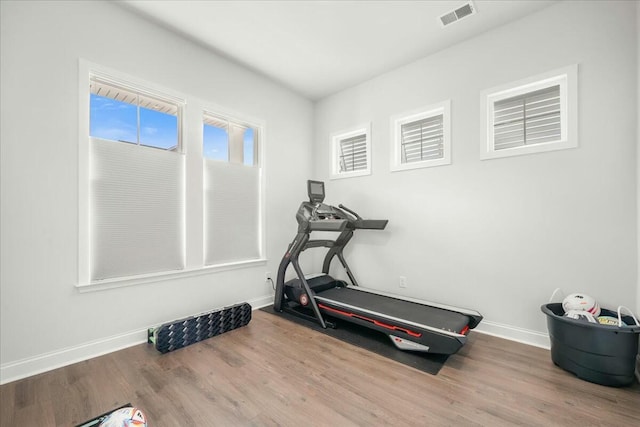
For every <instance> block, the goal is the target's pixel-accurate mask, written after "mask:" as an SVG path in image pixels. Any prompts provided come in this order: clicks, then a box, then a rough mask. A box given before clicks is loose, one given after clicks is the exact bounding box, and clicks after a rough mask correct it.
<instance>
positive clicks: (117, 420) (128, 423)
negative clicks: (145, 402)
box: [100, 407, 147, 427]
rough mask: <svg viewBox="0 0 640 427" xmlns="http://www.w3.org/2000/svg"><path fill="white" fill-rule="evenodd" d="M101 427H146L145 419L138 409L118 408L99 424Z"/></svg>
mask: <svg viewBox="0 0 640 427" xmlns="http://www.w3.org/2000/svg"><path fill="white" fill-rule="evenodd" d="M100 426H101V427H147V419H146V418H145V416H144V414H143V413H142V411H141V410H140V409H138V408H131V407H127V408H120V409H117V410H115V411H113V412H112V413H110V414H109V415H108V416H107V418H106V419H105V420H104V421H102V423H100Z"/></svg>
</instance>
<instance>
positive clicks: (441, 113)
mask: <svg viewBox="0 0 640 427" xmlns="http://www.w3.org/2000/svg"><path fill="white" fill-rule="evenodd" d="M450 110H451V107H450V102H449V101H445V102H441V103H439V104H436V105H432V106H429V107H425V108H422V109H420V110H417V111H414V112H410V113H404V114H399V115H396V116H394V117H392V118H391V128H392V132H393V134H392V141H393V143H392V153H391V170H392V171H399V170H407V169H416V168H424V167H431V166H439V165H446V164H450V163H451V138H450V119H449V115H450Z"/></svg>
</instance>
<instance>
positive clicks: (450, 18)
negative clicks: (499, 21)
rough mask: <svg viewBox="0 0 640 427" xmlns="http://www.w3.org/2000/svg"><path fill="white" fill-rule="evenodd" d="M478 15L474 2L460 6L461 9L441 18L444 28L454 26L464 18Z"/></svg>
mask: <svg viewBox="0 0 640 427" xmlns="http://www.w3.org/2000/svg"><path fill="white" fill-rule="evenodd" d="M475 13H476V8H475V7H474V5H473V3H472V2H467V3H465V4H463V5H462V6H460V7H459V8H457V9H455V10H452V11H451V12H449V13H445V14H444V15H442V16H441V17H440V23H441V24H442V26H443V27H446V26H447V25H449V24H453V23H454V22H457V21H459V20H461V19H462V18H466V17H467V16H470V15H473V14H475Z"/></svg>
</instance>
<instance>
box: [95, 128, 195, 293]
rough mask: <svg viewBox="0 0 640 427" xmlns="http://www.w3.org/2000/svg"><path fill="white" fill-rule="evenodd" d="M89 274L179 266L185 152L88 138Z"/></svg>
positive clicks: (181, 261) (98, 276) (116, 274)
mask: <svg viewBox="0 0 640 427" xmlns="http://www.w3.org/2000/svg"><path fill="white" fill-rule="evenodd" d="M90 161H91V177H90V183H91V187H90V210H91V213H92V216H91V226H90V227H91V229H90V233H91V268H90V271H91V272H90V274H91V280H103V279H110V278H115V277H126V276H134V275H140V274H148V273H157V272H162V271H173V270H181V269H183V268H184V250H185V249H184V157H183V156H182V155H181V154H179V153H176V152H173V151H165V150H158V149H155V148H149V147H144V146H138V145H134V144H123V143H117V142H113V141H105V140H100V139H95V138H92V139H91V158H90Z"/></svg>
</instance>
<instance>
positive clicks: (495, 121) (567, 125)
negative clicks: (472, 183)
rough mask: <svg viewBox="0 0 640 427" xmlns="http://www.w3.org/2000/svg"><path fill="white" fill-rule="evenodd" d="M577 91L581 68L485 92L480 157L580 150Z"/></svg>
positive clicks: (549, 74) (563, 70)
mask: <svg viewBox="0 0 640 427" xmlns="http://www.w3.org/2000/svg"><path fill="white" fill-rule="evenodd" d="M576 92H577V66H572V67H567V68H564V69H562V70H558V71H554V72H552V73H546V74H544V75H542V76H536V77H532V78H529V79H527V80H525V81H522V82H518V83H513V84H510V85H505V86H503V87H500V88H494V89H490V90H488V91H484V92H483V95H482V96H483V102H482V105H483V109H484V110H485V115H486V122H484V123H483V124H484V125H485V126H486V128H485V129H484V131H483V140H482V147H481V148H482V150H481V157H482V158H483V159H491V158H496V157H508V156H514V155H520V154H531V153H537V152H543V151H552V150H560V149H565V148H573V147H576V146H577V145H578V139H577V94H576Z"/></svg>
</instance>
